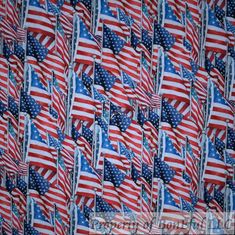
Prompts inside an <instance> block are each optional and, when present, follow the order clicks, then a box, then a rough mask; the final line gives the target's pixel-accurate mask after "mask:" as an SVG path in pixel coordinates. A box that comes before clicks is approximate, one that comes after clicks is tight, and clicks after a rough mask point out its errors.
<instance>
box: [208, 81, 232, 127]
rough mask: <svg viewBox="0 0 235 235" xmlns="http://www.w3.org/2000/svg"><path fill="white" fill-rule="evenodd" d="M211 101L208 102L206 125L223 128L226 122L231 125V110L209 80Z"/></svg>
mask: <svg viewBox="0 0 235 235" xmlns="http://www.w3.org/2000/svg"><path fill="white" fill-rule="evenodd" d="M210 94H211V101H210V103H209V107H210V111H209V114H208V115H209V117H208V125H209V126H211V127H215V128H219V129H225V128H226V122H227V121H228V126H229V127H231V126H232V125H233V122H234V115H233V112H232V110H231V108H230V106H229V104H228V102H227V101H226V99H224V97H223V96H222V94H221V93H220V91H219V90H218V88H217V87H216V85H215V84H214V83H213V82H210Z"/></svg>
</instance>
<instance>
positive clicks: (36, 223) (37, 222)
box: [31, 199, 54, 234]
mask: <svg viewBox="0 0 235 235" xmlns="http://www.w3.org/2000/svg"><path fill="white" fill-rule="evenodd" d="M31 206H32V209H31V210H32V218H31V219H32V221H31V223H32V224H33V227H34V228H36V230H38V231H39V232H40V233H42V234H44V233H45V234H54V227H53V225H52V224H51V222H50V221H49V220H48V219H47V218H46V216H45V215H44V214H43V212H42V210H41V208H40V206H39V205H38V204H37V203H36V202H35V201H34V200H33V199H32V201H31Z"/></svg>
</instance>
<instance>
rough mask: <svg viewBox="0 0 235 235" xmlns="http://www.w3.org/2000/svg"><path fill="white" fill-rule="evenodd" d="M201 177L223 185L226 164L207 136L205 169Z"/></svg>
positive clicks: (206, 180)
mask: <svg viewBox="0 0 235 235" xmlns="http://www.w3.org/2000/svg"><path fill="white" fill-rule="evenodd" d="M203 179H204V180H205V182H214V183H215V184H218V185H223V184H224V183H225V181H226V165H225V162H224V160H223V158H222V157H221V156H220V154H219V153H218V152H217V150H216V148H215V146H214V145H213V143H212V142H211V140H210V139H209V138H207V141H206V156H205V169H204V176H203Z"/></svg>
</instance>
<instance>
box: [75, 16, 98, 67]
mask: <svg viewBox="0 0 235 235" xmlns="http://www.w3.org/2000/svg"><path fill="white" fill-rule="evenodd" d="M74 27H75V30H76V31H75V33H76V34H77V35H76V37H74V40H75V41H74V45H75V48H74V55H73V56H74V60H75V61H77V62H80V63H84V64H89V65H93V63H94V59H95V60H96V61H97V62H100V56H101V54H100V48H99V46H98V44H97V41H96V40H95V38H94V36H93V35H92V34H91V33H90V32H89V30H88V29H87V27H86V25H85V24H84V23H83V21H82V20H81V19H80V18H79V17H76V18H75V25H74ZM88 48H89V49H88Z"/></svg>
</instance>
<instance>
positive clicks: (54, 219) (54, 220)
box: [53, 203, 56, 234]
mask: <svg viewBox="0 0 235 235" xmlns="http://www.w3.org/2000/svg"><path fill="white" fill-rule="evenodd" d="M53 223H54V233H55V234H56V204H55V203H54V218H53Z"/></svg>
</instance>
